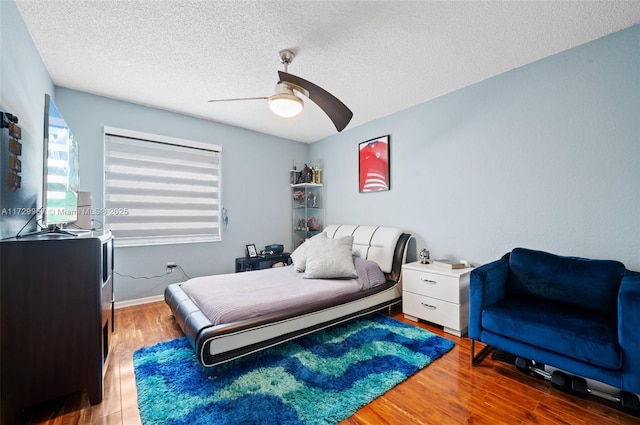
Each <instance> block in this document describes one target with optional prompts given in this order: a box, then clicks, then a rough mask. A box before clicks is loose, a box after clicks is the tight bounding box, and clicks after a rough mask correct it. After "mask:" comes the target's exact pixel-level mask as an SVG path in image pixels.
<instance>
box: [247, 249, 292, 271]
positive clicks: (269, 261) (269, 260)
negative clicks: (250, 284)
mask: <svg viewBox="0 0 640 425" xmlns="http://www.w3.org/2000/svg"><path fill="white" fill-rule="evenodd" d="M281 262H282V263H285V264H291V257H290V256H289V253H288V252H283V253H280V254H274V255H258V256H257V257H240V258H236V273H238V272H248V271H251V270H261V269H268V268H270V267H271V266H273V265H274V264H275V263H281Z"/></svg>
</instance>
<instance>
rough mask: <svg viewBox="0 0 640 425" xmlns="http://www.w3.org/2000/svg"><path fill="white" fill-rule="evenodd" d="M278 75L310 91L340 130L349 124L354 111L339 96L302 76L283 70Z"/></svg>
mask: <svg viewBox="0 0 640 425" xmlns="http://www.w3.org/2000/svg"><path fill="white" fill-rule="evenodd" d="M278 75H279V76H280V81H282V82H287V83H291V84H294V85H296V86H299V87H302V88H303V89H305V90H306V91H307V92H308V93H309V94H308V97H309V99H311V100H312V101H313V102H314V103H315V104H316V105H318V106H319V107H320V109H322V110H323V111H324V113H325V114H327V115H328V116H329V118H330V119H331V121H332V122H333V125H335V126H336V129H337V130H338V131H342V130H344V128H345V127H346V126H347V124H349V121H351V118H353V112H351V110H350V109H349V108H347V106H346V105H345V104H344V103H342V102H341V101H340V100H339V99H338V98H336V97H335V96H334V95H332V94H331V93H329V92H328V91H326V90H325V89H323V88H322V87H319V86H317V85H315V84H313V83H312V82H310V81H307V80H305V79H304V78H300V77H298V76H295V75H293V74H289V73H286V72H283V71H278ZM305 95H306V93H305Z"/></svg>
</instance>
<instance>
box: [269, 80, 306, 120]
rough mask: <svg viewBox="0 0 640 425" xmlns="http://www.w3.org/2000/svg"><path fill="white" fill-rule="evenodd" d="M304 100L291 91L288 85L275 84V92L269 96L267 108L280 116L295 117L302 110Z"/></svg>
mask: <svg viewBox="0 0 640 425" xmlns="http://www.w3.org/2000/svg"><path fill="white" fill-rule="evenodd" d="M303 106H304V102H303V101H302V99H300V98H299V97H298V96H296V95H295V94H294V93H293V90H291V88H290V87H288V86H287V85H285V84H283V83H278V84H277V85H276V93H275V94H274V95H273V96H271V97H269V109H271V111H272V112H273V113H274V114H276V115H278V116H281V117H284V118H290V117H295V116H296V115H298V114H299V113H300V112H302V107H303Z"/></svg>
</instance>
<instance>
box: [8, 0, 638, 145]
mask: <svg viewBox="0 0 640 425" xmlns="http://www.w3.org/2000/svg"><path fill="white" fill-rule="evenodd" d="M16 4H17V6H18V9H19V11H20V13H21V14H22V17H23V19H24V21H25V23H26V26H27V28H28V30H29V32H30V33H31V36H32V38H33V40H34V42H35V45H36V47H37V49H38V51H39V52H40V55H41V56H42V59H43V61H44V64H45V66H46V67H47V69H48V71H49V73H50V75H51V78H52V79H53V82H54V83H55V84H56V85H57V86H62V87H68V88H71V89H75V90H81V91H85V92H89V93H95V94H98V95H102V96H107V97H111V98H114V99H120V100H125V101H129V102H134V103H139V104H143V105H148V106H152V107H156V108H161V109H167V110H170V111H174V112H179V113H183V114H187V115H192V116H196V117H200V118H205V119H208V120H212V121H218V122H221V123H226V124H230V125H235V126H238V127H243V128H248V129H252V130H256V131H260V132H263V133H267V134H273V135H277V136H281V137H285V138H288V139H292V140H298V141H303V142H314V141H317V140H320V139H322V138H324V137H327V136H329V135H332V134H334V133H335V132H336V129H335V127H334V126H333V125H332V123H331V121H330V120H329V118H328V117H327V116H326V115H324V114H323V113H322V111H321V110H320V109H319V108H318V107H317V106H316V105H314V104H313V103H312V102H311V101H309V100H307V99H305V109H304V111H303V112H302V114H300V115H299V116H297V117H295V118H289V119H285V118H279V117H277V116H275V115H274V114H272V113H271V112H270V111H269V109H268V107H267V103H266V101H265V100H262V101H245V102H233V103H229V102H225V103H207V100H209V99H212V98H226V97H252V96H269V95H271V94H273V86H274V85H275V84H276V83H277V79H278V77H277V71H278V70H279V69H282V65H281V64H280V61H279V58H278V51H279V50H281V49H285V48H286V49H290V50H293V51H294V52H295V53H296V54H297V56H296V58H295V60H294V61H293V63H292V65H291V66H290V67H289V72H290V73H292V74H295V75H298V76H300V77H302V78H305V79H307V80H309V81H312V82H314V83H316V84H317V85H319V86H321V87H323V88H325V89H326V90H328V91H329V92H331V93H333V94H334V95H335V96H336V97H338V98H339V99H340V100H342V101H343V102H344V103H345V104H346V105H347V106H348V107H349V108H350V109H351V110H352V111H353V113H354V117H353V120H352V121H351V123H350V124H349V126H348V127H347V130H348V129H350V128H354V127H356V126H358V125H361V124H364V123H366V122H369V121H372V120H375V119H377V118H380V117H383V116H386V115H389V114H392V113H394V112H397V111H400V110H403V109H406V108H408V107H411V106H413V105H416V104H418V103H421V102H424V101H427V100H429V99H433V98H435V97H438V96H441V95H443V94H445V93H448V92H451V91H454V90H457V89H459V88H461V87H465V86H468V85H470V84H473V83H475V82H478V81H481V80H484V79H486V78H489V77H491V76H494V75H497V74H500V73H502V72H505V71H509V70H511V69H513V68H517V67H519V66H522V65H525V64H527V63H530V62H532V61H535V60H537V59H540V58H543V57H546V56H549V55H552V54H554V53H557V52H560V51H563V50H566V49H568V48H571V47H574V46H577V45H579V44H583V43H586V42H588V41H591V40H594V39H596V38H599V37H602V36H604V35H607V34H610V33H613V32H615V31H618V30H620V29H623V28H627V27H629V26H632V25H634V24H636V23H638V22H640V2H638V1H517V2H516V1H490V2H479V1H187V0H144V1H96V0H94V1H87V0H83V1H79V0H48V1H41V0H37V1H35V0H16Z"/></svg>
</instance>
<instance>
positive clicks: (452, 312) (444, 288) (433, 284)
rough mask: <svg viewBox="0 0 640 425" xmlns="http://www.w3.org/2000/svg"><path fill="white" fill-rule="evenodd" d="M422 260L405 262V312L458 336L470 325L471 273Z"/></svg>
mask: <svg viewBox="0 0 640 425" xmlns="http://www.w3.org/2000/svg"><path fill="white" fill-rule="evenodd" d="M471 270H473V269H472V268H470V267H467V268H465V269H457V270H447V269H444V268H442V267H438V266H434V265H432V264H420V262H419V261H416V262H414V263H408V264H404V265H403V266H402V312H403V313H404V317H405V318H407V319H410V320H414V321H416V322H417V321H418V319H422V320H426V321H427V322H432V323H436V324H438V325H442V326H443V327H444V331H445V332H448V333H450V334H453V335H456V336H462V335H464V334H466V333H467V328H468V327H469V274H470V273H471Z"/></svg>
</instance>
